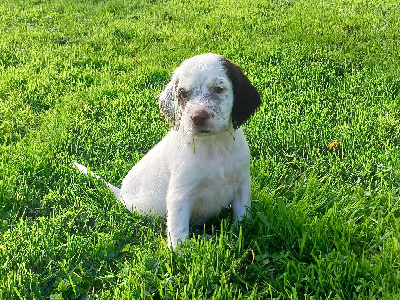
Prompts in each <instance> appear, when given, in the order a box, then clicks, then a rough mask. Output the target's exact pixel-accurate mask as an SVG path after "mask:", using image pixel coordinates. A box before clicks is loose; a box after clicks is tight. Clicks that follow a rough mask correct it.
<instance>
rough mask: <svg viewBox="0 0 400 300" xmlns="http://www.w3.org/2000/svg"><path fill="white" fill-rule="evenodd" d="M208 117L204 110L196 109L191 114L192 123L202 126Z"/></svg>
mask: <svg viewBox="0 0 400 300" xmlns="http://www.w3.org/2000/svg"><path fill="white" fill-rule="evenodd" d="M208 118H210V114H209V113H208V112H206V111H204V110H199V111H196V112H195V113H194V114H193V115H192V116H191V119H192V120H193V123H194V125H196V126H203V125H204V124H205V123H206V121H207V119H208Z"/></svg>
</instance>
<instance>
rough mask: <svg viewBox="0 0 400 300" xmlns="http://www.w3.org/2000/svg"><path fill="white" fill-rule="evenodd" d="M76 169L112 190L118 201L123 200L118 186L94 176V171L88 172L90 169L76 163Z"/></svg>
mask: <svg viewBox="0 0 400 300" xmlns="http://www.w3.org/2000/svg"><path fill="white" fill-rule="evenodd" d="M74 167H75V168H77V169H78V170H79V171H80V172H82V173H83V174H85V175H86V176H91V177H94V178H96V179H99V180H101V181H102V182H103V183H104V184H105V185H106V186H107V187H108V188H109V189H110V191H111V192H112V193H113V194H114V195H115V197H116V198H117V199H118V200H120V199H121V190H120V189H119V188H117V187H116V186H113V185H112V184H111V183H108V182H107V181H105V180H104V179H103V178H101V177H100V176H98V175H96V174H94V173H93V172H92V171H88V169H87V168H86V167H85V166H84V165H81V164H79V163H77V162H74Z"/></svg>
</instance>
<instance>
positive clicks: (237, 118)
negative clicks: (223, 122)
mask: <svg viewBox="0 0 400 300" xmlns="http://www.w3.org/2000/svg"><path fill="white" fill-rule="evenodd" d="M221 63H222V65H223V66H224V68H225V69H226V73H227V76H228V78H229V80H230V81H231V82H232V87H233V97H234V99H233V107H232V124H233V128H235V129H237V128H239V127H240V126H241V125H242V124H243V123H244V122H246V121H247V120H248V119H249V118H250V117H251V116H252V115H253V114H254V113H255V112H256V110H257V108H258V107H259V106H260V105H261V98H260V94H259V93H258V91H257V89H256V88H255V86H253V85H252V84H251V82H250V80H249V79H248V78H247V77H246V76H245V75H244V74H243V71H242V68H240V67H239V66H237V65H235V64H234V63H232V62H230V61H229V60H227V59H226V58H224V57H223V58H221Z"/></svg>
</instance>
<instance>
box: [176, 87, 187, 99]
mask: <svg viewBox="0 0 400 300" xmlns="http://www.w3.org/2000/svg"><path fill="white" fill-rule="evenodd" d="M178 95H179V97H181V98H182V99H186V98H187V97H189V92H188V91H186V90H185V89H179V91H178Z"/></svg>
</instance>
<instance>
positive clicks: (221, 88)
mask: <svg viewBox="0 0 400 300" xmlns="http://www.w3.org/2000/svg"><path fill="white" fill-rule="evenodd" d="M223 91H225V89H224V88H223V87H220V86H216V87H214V93H216V94H221V93H222V92H223Z"/></svg>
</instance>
